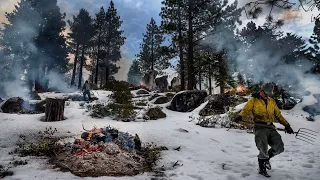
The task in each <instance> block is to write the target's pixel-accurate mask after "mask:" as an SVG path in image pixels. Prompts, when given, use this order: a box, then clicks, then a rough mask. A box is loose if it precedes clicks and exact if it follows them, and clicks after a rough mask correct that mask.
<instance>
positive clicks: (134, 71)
mask: <svg viewBox="0 0 320 180" xmlns="http://www.w3.org/2000/svg"><path fill="white" fill-rule="evenodd" d="M142 76H143V75H142V72H141V69H140V66H139V62H138V61H137V60H134V61H133V62H132V64H131V66H130V69H129V72H128V78H127V81H128V82H129V83H131V84H134V85H140V81H141V78H142Z"/></svg>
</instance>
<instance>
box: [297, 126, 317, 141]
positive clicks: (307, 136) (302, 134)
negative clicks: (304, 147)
mask: <svg viewBox="0 0 320 180" xmlns="http://www.w3.org/2000/svg"><path fill="white" fill-rule="evenodd" d="M294 133H295V134H296V136H295V138H296V139H299V140H301V141H304V142H307V143H309V144H313V143H314V141H315V140H316V137H317V136H318V134H319V133H318V132H316V131H313V130H310V129H307V128H300V129H298V131H297V132H294Z"/></svg>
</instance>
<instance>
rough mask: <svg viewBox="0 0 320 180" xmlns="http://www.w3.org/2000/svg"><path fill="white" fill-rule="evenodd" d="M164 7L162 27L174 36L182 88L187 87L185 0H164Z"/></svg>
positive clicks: (173, 40)
mask: <svg viewBox="0 0 320 180" xmlns="http://www.w3.org/2000/svg"><path fill="white" fill-rule="evenodd" d="M162 4H163V5H164V7H162V8H161V13H160V16H161V18H162V22H161V29H162V30H163V31H164V32H166V33H168V34H170V35H171V36H172V44H173V47H174V48H173V49H175V50H174V51H173V52H174V53H175V54H179V70H178V71H179V74H180V82H181V84H180V90H181V91H183V90H184V89H185V71H186V69H185V61H184V47H185V43H184V39H185V36H186V33H185V32H186V28H185V27H186V26H187V23H186V21H185V18H184V17H185V15H184V14H183V13H184V12H183V8H184V7H183V6H184V1H183V0H164V1H163V2H162Z"/></svg>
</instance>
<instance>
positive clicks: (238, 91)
mask: <svg viewBox="0 0 320 180" xmlns="http://www.w3.org/2000/svg"><path fill="white" fill-rule="evenodd" d="M247 91H248V89H247V88H245V87H244V86H243V85H242V84H240V83H239V84H237V86H236V88H226V89H225V90H224V93H225V94H233V93H236V94H237V95H240V96H245V95H246V93H247Z"/></svg>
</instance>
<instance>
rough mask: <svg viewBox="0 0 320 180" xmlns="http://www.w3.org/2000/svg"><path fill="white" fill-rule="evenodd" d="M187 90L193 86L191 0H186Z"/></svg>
mask: <svg viewBox="0 0 320 180" xmlns="http://www.w3.org/2000/svg"><path fill="white" fill-rule="evenodd" d="M188 6H189V7H188V90H193V88H194V85H195V83H194V80H195V75H194V65H193V22H192V20H193V14H192V10H193V0H189V1H188Z"/></svg>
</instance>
